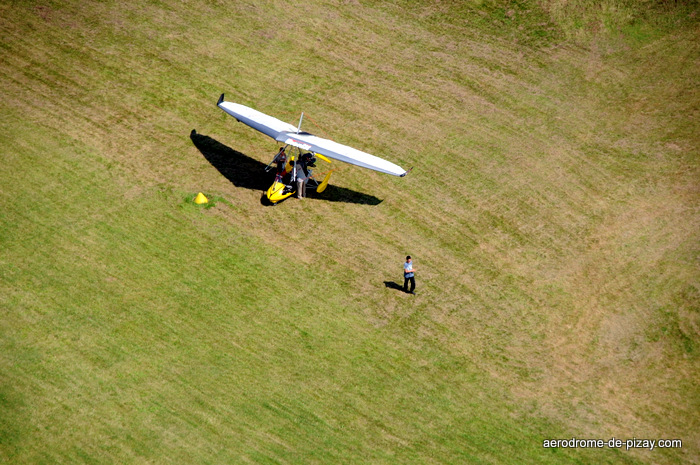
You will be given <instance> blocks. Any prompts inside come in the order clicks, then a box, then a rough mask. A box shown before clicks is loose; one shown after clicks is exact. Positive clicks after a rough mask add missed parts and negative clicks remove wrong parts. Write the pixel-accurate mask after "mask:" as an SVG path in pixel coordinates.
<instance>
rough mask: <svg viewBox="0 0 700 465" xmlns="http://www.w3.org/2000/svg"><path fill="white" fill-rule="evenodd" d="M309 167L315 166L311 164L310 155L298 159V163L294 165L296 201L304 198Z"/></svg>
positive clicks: (309, 173)
mask: <svg viewBox="0 0 700 465" xmlns="http://www.w3.org/2000/svg"><path fill="white" fill-rule="evenodd" d="M310 166H315V165H314V164H313V159H312V157H311V154H309V153H305V154H304V155H302V156H300V157H299V162H298V163H297V164H296V177H297V198H298V199H303V198H304V197H306V184H307V183H308V182H309V178H310V177H311V169H310V168H309V167H310Z"/></svg>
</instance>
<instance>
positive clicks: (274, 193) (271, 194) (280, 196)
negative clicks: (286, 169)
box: [267, 180, 294, 203]
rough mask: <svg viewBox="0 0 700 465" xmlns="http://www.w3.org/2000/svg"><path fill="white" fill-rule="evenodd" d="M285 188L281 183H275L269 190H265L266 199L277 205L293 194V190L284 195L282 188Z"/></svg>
mask: <svg viewBox="0 0 700 465" xmlns="http://www.w3.org/2000/svg"><path fill="white" fill-rule="evenodd" d="M285 187H286V186H285V185H284V183H283V182H279V181H277V180H276V181H275V182H273V183H272V185H271V186H270V188H269V189H268V190H267V198H268V200H269V201H270V202H272V203H277V202H279V201H281V200H284V199H286V198H287V197H289V196H290V195H292V194H293V193H294V190H290V191H289V192H287V193H286V194H285V193H284V188H285Z"/></svg>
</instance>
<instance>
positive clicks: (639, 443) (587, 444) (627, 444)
mask: <svg viewBox="0 0 700 465" xmlns="http://www.w3.org/2000/svg"><path fill="white" fill-rule="evenodd" d="M542 447H546V448H552V447H561V448H570V449H602V448H605V447H608V448H610V449H621V448H623V447H624V448H625V450H630V449H649V450H654V449H663V448H681V447H683V442H682V441H681V440H680V439H637V438H632V439H618V438H614V437H613V438H610V439H608V440H605V439H577V438H571V439H545V440H544V442H543V444H542Z"/></svg>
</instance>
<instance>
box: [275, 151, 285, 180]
mask: <svg viewBox="0 0 700 465" xmlns="http://www.w3.org/2000/svg"><path fill="white" fill-rule="evenodd" d="M274 160H275V161H276V162H277V174H278V175H279V176H284V172H285V168H286V166H287V152H285V150H284V147H281V148H280V151H279V152H277V155H275V158H274Z"/></svg>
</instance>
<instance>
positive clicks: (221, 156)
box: [190, 129, 382, 205]
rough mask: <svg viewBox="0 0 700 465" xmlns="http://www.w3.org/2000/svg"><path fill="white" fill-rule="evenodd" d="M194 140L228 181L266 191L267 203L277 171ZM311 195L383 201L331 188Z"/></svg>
mask: <svg viewBox="0 0 700 465" xmlns="http://www.w3.org/2000/svg"><path fill="white" fill-rule="evenodd" d="M190 139H192V143H193V144H194V146H195V147H197V150H199V151H200V152H201V153H202V155H204V158H206V159H207V161H208V162H209V163H211V165H212V166H213V167H214V168H216V169H217V170H219V172H220V173H221V174H222V175H224V177H225V178H226V179H228V180H229V181H231V183H232V184H233V185H234V186H236V187H243V188H245V189H252V190H258V191H263V196H262V200H261V202H262V203H263V204H266V202H265V200H267V199H266V197H265V195H264V192H265V191H266V190H267V188H268V187H270V185H272V182H273V181H274V179H275V174H274V171H270V172H268V173H266V172H265V164H264V163H262V162H259V161H257V160H255V159H253V158H251V157H249V156H248V155H245V154H243V153H241V152H239V151H237V150H233V149H232V148H231V147H228V146H226V145H224V144H222V143H221V142H219V141H217V140H216V139H213V138H211V137H209V136H205V135H202V134H198V133H197V131H196V130H194V129H193V130H192V132H191V133H190ZM308 196H309V197H311V198H318V199H321V200H327V201H329V202H346V203H357V204H362V205H379V204H380V203H381V202H382V201H381V199H378V198H377V197H375V196H373V195H368V194H363V193H362V192H357V191H354V190H352V189H346V188H344V187H337V186H333V185H330V184H329V185H328V187H327V188H326V190H325V191H324V192H323V194H316V192H315V191H313V190H311V189H309V190H308Z"/></svg>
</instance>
